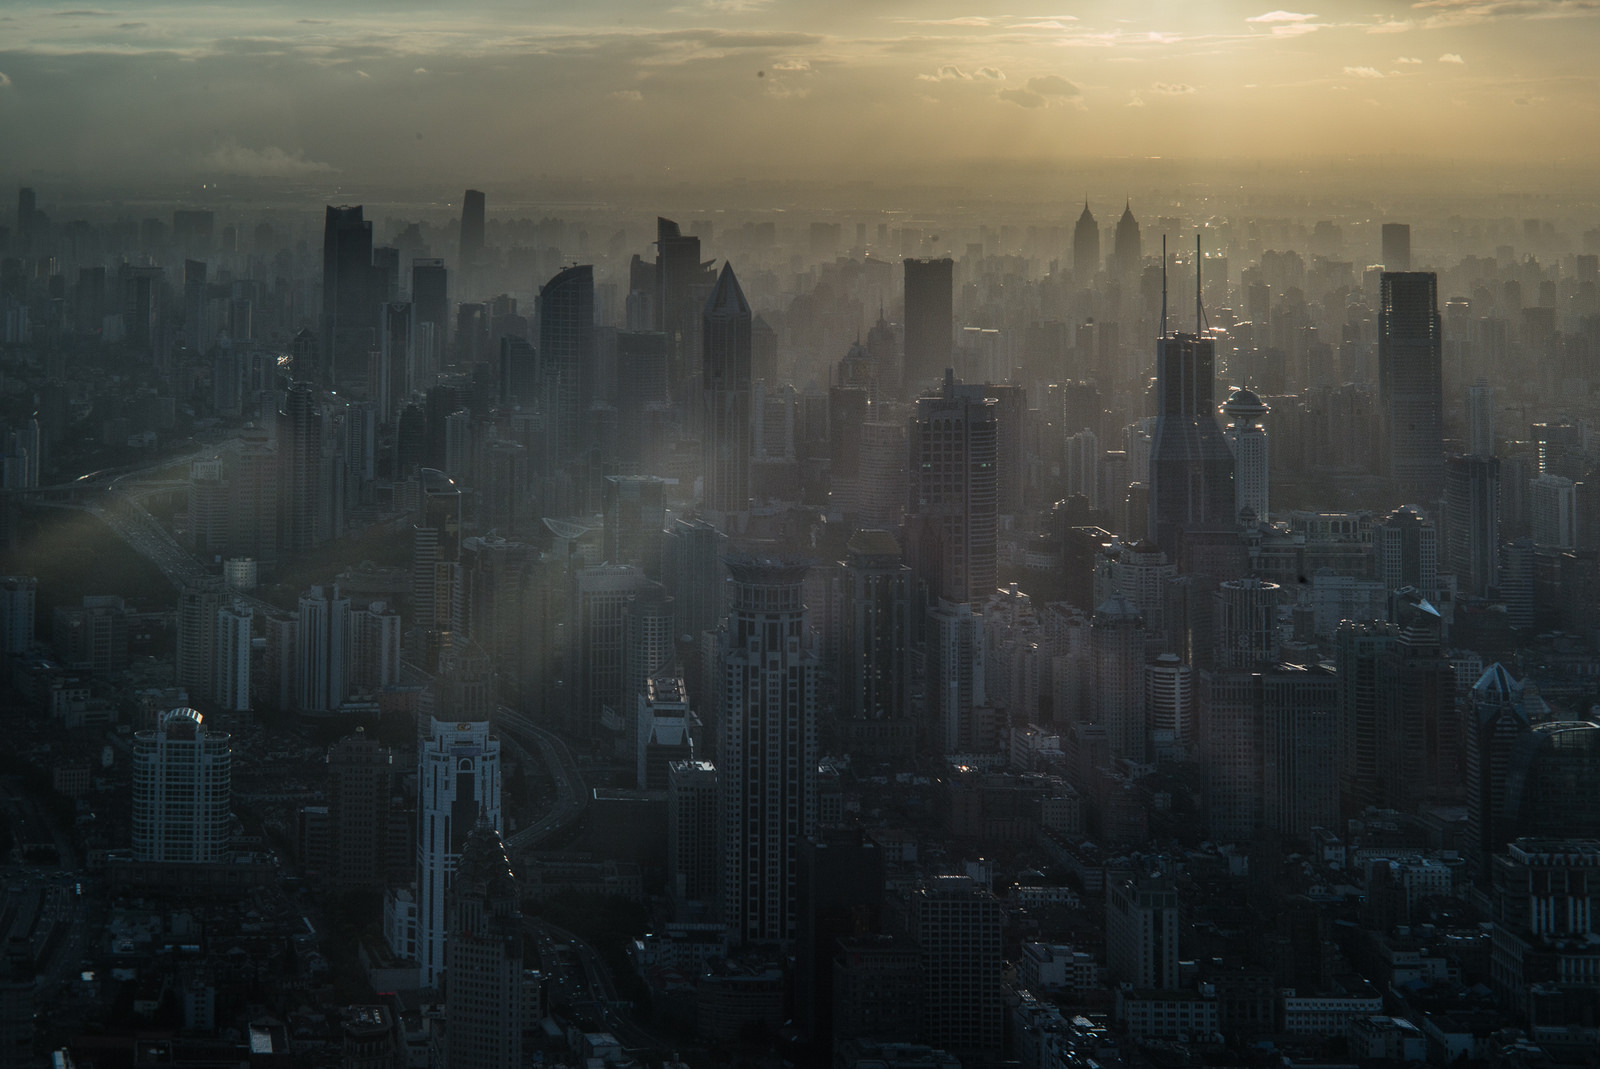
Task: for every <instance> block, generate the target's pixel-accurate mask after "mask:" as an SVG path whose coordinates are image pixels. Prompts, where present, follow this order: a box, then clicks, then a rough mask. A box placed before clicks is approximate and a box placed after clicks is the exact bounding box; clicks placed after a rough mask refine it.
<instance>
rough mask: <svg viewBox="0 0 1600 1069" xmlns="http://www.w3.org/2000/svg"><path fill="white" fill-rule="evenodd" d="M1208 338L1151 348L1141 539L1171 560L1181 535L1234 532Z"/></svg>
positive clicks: (1229, 470) (1229, 464)
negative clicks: (1145, 533) (1145, 516)
mask: <svg viewBox="0 0 1600 1069" xmlns="http://www.w3.org/2000/svg"><path fill="white" fill-rule="evenodd" d="M1215 361H1216V350H1215V345H1214V343H1213V342H1212V340H1211V339H1210V338H1201V337H1197V336H1196V335H1193V334H1181V333H1180V334H1172V335H1169V336H1168V337H1165V338H1162V339H1161V340H1160V341H1158V342H1157V343H1156V428H1155V433H1154V434H1153V435H1152V436H1151V440H1150V523H1149V537H1150V539H1151V541H1153V542H1155V543H1156V544H1157V545H1159V546H1160V547H1161V548H1162V549H1163V550H1164V551H1165V552H1166V554H1167V558H1168V559H1169V560H1178V559H1179V553H1178V548H1179V545H1180V543H1181V542H1182V541H1183V538H1184V535H1185V533H1186V532H1203V531H1217V530H1226V529H1229V528H1231V527H1233V526H1234V524H1235V516H1234V508H1233V506H1234V490H1233V467H1234V460H1233V452H1232V451H1231V450H1230V449H1229V448H1228V439H1227V436H1226V434H1225V433H1224V431H1223V429H1222V424H1221V422H1220V421H1219V420H1218V418H1217V401H1216V396H1215V393H1216V377H1215Z"/></svg>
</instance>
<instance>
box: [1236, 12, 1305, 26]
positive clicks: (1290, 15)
mask: <svg viewBox="0 0 1600 1069" xmlns="http://www.w3.org/2000/svg"><path fill="white" fill-rule="evenodd" d="M1316 17H1317V16H1315V15H1307V14H1302V13H1301V12H1298V11H1268V12H1267V13H1266V14H1265V15H1251V16H1250V17H1249V18H1247V19H1245V21H1246V22H1257V23H1266V24H1269V25H1270V24H1273V23H1282V22H1310V21H1311V20H1312V19H1314V18H1316Z"/></svg>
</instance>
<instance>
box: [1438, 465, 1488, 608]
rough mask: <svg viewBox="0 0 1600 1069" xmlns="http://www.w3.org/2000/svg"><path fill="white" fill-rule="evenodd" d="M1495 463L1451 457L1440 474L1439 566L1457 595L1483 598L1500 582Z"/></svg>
mask: <svg viewBox="0 0 1600 1069" xmlns="http://www.w3.org/2000/svg"><path fill="white" fill-rule="evenodd" d="M1499 554H1500V459H1499V458H1498V457H1492V456H1454V457H1451V458H1450V459H1449V460H1447V461H1446V462H1445V471H1444V553H1443V557H1444V563H1445V565H1446V566H1447V567H1448V568H1449V569H1450V570H1451V571H1453V572H1454V573H1455V575H1456V581H1457V583H1459V584H1460V590H1461V593H1463V594H1466V595H1469V596H1471V597H1475V598H1481V597H1486V596H1488V593H1489V588H1490V587H1493V586H1498V585H1499V582H1500V556H1499Z"/></svg>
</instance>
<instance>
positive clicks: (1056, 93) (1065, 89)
mask: <svg viewBox="0 0 1600 1069" xmlns="http://www.w3.org/2000/svg"><path fill="white" fill-rule="evenodd" d="M1028 89H1029V91H1030V92H1034V93H1038V94H1039V95H1040V96H1046V97H1060V98H1063V99H1065V98H1070V97H1077V96H1081V95H1082V92H1081V91H1080V90H1079V89H1078V87H1077V86H1075V85H1073V84H1072V83H1071V82H1069V81H1067V80H1066V79H1065V78H1063V77H1061V76H1060V75H1057V74H1042V75H1040V76H1039V77H1037V78H1029V79H1028Z"/></svg>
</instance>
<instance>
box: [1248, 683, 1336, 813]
mask: <svg viewBox="0 0 1600 1069" xmlns="http://www.w3.org/2000/svg"><path fill="white" fill-rule="evenodd" d="M1338 705H1339V695H1338V682H1337V679H1336V678H1335V676H1334V673H1333V671H1332V670H1331V669H1330V668H1328V667H1327V666H1325V665H1310V666H1301V665H1277V666H1275V667H1273V668H1271V669H1268V670H1267V671H1265V672H1263V673H1262V696H1261V736H1262V738H1261V764H1262V770H1261V785H1262V791H1261V794H1262V823H1263V825H1264V826H1265V827H1266V828H1267V829H1268V830H1270V831H1274V832H1278V833H1280V834H1283V835H1288V836H1291V837H1293V838H1295V839H1296V840H1298V841H1300V842H1305V843H1308V842H1310V841H1311V830H1312V829H1313V828H1328V829H1333V828H1336V827H1337V826H1338V823H1339V775H1338V765H1337V764H1336V761H1337V760H1338V746H1337V743H1338V732H1337V730H1336V729H1337V727H1338Z"/></svg>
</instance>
